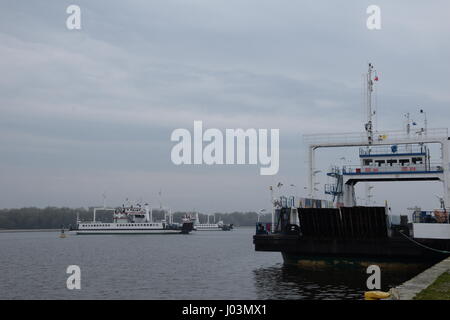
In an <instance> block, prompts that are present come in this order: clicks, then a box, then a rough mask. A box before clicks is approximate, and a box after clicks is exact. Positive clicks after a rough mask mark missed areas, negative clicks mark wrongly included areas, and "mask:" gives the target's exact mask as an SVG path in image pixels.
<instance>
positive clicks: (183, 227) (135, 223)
mask: <svg viewBox="0 0 450 320" xmlns="http://www.w3.org/2000/svg"><path fill="white" fill-rule="evenodd" d="M97 211H113V212H114V213H113V222H100V221H97V220H96V213H97ZM192 230H193V222H192V221H191V219H190V218H189V217H188V216H184V217H183V219H182V223H174V222H173V219H172V216H171V215H170V216H169V221H168V222H167V221H166V219H163V220H161V221H159V222H156V221H153V215H152V210H151V209H150V207H149V205H147V204H146V205H145V206H144V207H141V205H139V204H138V205H136V206H132V205H131V206H128V207H125V206H122V207H121V208H105V207H103V208H95V209H94V216H93V220H92V221H80V220H79V218H78V217H77V224H76V227H75V228H72V229H71V231H74V232H75V233H76V234H180V233H182V234H187V233H189V232H190V231H192Z"/></svg>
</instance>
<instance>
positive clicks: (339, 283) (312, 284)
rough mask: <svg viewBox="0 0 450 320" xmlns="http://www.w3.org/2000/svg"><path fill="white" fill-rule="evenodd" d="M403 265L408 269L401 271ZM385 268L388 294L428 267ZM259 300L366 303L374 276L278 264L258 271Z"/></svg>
mask: <svg viewBox="0 0 450 320" xmlns="http://www.w3.org/2000/svg"><path fill="white" fill-rule="evenodd" d="M400 265H403V266H404V267H405V266H406V268H400V269H399V268H397V267H398V266H400ZM380 267H381V287H382V288H381V289H382V290H384V291H388V290H389V289H390V288H392V287H395V286H397V285H399V284H401V283H403V282H405V281H407V280H409V279H410V278H412V277H414V276H415V275H417V274H418V273H420V272H421V271H423V270H425V269H426V268H427V267H428V265H417V264H415V265H404V264H398V265H394V268H389V267H388V266H386V267H384V268H383V266H380ZM253 273H254V278H255V286H256V288H257V290H256V292H257V299H314V300H325V299H353V300H354V299H362V298H363V295H364V291H367V290H368V289H367V287H366V281H367V278H368V277H369V276H370V275H369V274H367V273H366V267H365V266H363V265H361V264H358V265H335V266H333V267H332V266H331V265H330V264H327V263H316V264H309V265H308V266H306V265H302V266H300V265H283V264H281V263H280V264H277V265H275V266H272V267H268V268H258V269H255V270H254V272H253Z"/></svg>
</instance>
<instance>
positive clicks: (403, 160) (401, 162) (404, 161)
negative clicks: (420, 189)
mask: <svg viewBox="0 0 450 320" xmlns="http://www.w3.org/2000/svg"><path fill="white" fill-rule="evenodd" d="M398 162H400V164H401V165H402V166H404V165H405V164H409V159H400V160H398Z"/></svg>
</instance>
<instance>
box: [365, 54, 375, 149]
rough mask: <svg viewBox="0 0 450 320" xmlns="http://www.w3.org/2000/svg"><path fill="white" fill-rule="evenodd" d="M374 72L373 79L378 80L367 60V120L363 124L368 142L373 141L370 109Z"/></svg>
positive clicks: (371, 112)
mask: <svg viewBox="0 0 450 320" xmlns="http://www.w3.org/2000/svg"><path fill="white" fill-rule="evenodd" d="M374 73H375V78H374V79H373V80H375V81H378V76H377V74H376V70H374V68H373V65H372V63H370V62H369V70H368V71H367V74H366V86H367V90H366V112H367V122H366V124H365V125H364V127H365V129H366V133H367V141H368V143H369V144H372V142H373V121H372V116H373V111H372V92H373V80H372V75H373V74H374Z"/></svg>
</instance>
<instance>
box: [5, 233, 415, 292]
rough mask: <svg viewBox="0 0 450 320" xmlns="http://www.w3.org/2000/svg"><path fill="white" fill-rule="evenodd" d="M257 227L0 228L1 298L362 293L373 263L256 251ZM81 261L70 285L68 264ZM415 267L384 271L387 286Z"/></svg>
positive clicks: (384, 284) (399, 279)
mask: <svg viewBox="0 0 450 320" xmlns="http://www.w3.org/2000/svg"><path fill="white" fill-rule="evenodd" d="M253 233H254V229H253V228H239V229H235V230H233V231H231V232H219V231H204V232H197V233H193V234H189V235H91V236H88V235H81V236H77V235H69V236H68V237H67V238H65V239H60V238H59V237H58V235H59V233H57V232H14V233H0V299H360V298H361V297H362V293H363V292H364V291H365V285H366V282H365V281H366V279H367V276H368V275H366V274H365V270H362V269H361V270H359V269H355V270H353V269H352V270H346V269H339V270H334V269H332V270H327V269H325V270H320V269H317V270H302V269H300V268H298V267H287V266H283V263H282V258H281V254H280V253H273V252H255V251H254V248H253V244H252V236H253ZM69 265H78V266H80V268H81V290H68V289H67V288H66V280H67V277H68V276H69V275H68V274H66V268H67V266H69ZM415 273H417V272H414V273H408V272H398V271H397V272H396V273H395V272H394V273H390V274H385V273H382V283H383V287H384V288H385V289H388V288H389V287H390V286H393V285H397V284H399V283H401V282H403V281H406V280H407V279H409V278H411V277H412V276H414V274H415Z"/></svg>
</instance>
